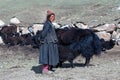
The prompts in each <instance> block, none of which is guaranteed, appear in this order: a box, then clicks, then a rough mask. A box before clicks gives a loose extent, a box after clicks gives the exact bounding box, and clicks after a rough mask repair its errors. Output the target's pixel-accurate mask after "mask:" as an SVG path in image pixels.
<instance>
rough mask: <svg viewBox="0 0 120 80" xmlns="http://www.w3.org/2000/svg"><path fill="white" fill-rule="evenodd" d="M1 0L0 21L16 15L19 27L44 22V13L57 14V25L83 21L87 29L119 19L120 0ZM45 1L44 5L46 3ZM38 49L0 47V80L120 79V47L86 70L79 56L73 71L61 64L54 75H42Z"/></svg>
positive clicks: (7, 20)
mask: <svg viewBox="0 0 120 80" xmlns="http://www.w3.org/2000/svg"><path fill="white" fill-rule="evenodd" d="M41 1H42V0H29V1H26V0H14V1H12V0H4V1H0V9H1V10H0V19H1V20H3V21H4V22H5V23H6V24H9V19H10V18H11V17H12V16H16V17H17V18H18V19H20V20H21V22H22V23H21V24H20V25H24V26H25V27H28V26H29V25H30V24H32V23H38V22H44V20H45V18H46V11H47V10H48V9H51V10H52V11H54V12H55V13H56V22H59V23H61V24H71V23H73V22H74V21H76V20H77V21H83V22H85V23H86V24H88V25H89V26H93V25H97V24H100V23H116V22H115V21H114V19H116V18H120V10H119V6H120V1H119V0H101V1H99V0H92V1H89V0H76V1H73V0H69V2H68V1H65V0H59V1H58V0H51V1H50V0H45V2H44V1H42V2H41ZM46 2H47V3H46ZM38 56H39V50H38V49H33V48H31V46H13V47H9V48H8V47H7V46H5V45H0V80H120V47H119V46H115V47H114V48H113V49H111V50H109V51H107V53H104V54H101V56H99V57H97V56H94V57H93V58H92V59H91V62H90V65H91V66H89V67H82V64H83V63H84V58H82V57H81V56H79V57H78V58H77V59H76V60H75V61H74V63H75V68H70V67H69V63H68V62H65V63H64V68H54V69H55V72H54V73H53V74H47V75H44V74H41V65H39V64H38Z"/></svg>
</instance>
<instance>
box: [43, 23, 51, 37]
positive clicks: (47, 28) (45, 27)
mask: <svg viewBox="0 0 120 80" xmlns="http://www.w3.org/2000/svg"><path fill="white" fill-rule="evenodd" d="M49 29H50V24H49V23H45V24H44V27H43V31H42V33H41V38H42V39H44V38H45V37H46V36H47V33H48V32H49Z"/></svg>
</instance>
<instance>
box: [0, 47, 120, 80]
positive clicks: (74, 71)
mask: <svg viewBox="0 0 120 80" xmlns="http://www.w3.org/2000/svg"><path fill="white" fill-rule="evenodd" d="M38 55H39V50H38V49H33V48H31V46H24V47H20V46H13V47H9V48H7V47H6V46H3V45H2V46H0V80H120V47H118V46H115V47H114V48H113V49H111V50H109V51H107V53H102V54H101V56H99V57H97V56H94V57H93V58H92V59H91V62H90V66H89V67H83V66H82V65H83V63H84V58H82V57H81V56H79V57H77V59H75V60H74V64H75V68H70V67H69V63H68V62H65V63H64V65H63V66H64V67H63V68H54V70H55V72H54V73H52V74H41V65H39V64H38Z"/></svg>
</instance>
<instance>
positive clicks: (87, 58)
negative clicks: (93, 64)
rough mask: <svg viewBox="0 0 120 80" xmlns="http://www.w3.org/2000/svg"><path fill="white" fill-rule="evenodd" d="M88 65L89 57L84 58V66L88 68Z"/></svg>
mask: <svg viewBox="0 0 120 80" xmlns="http://www.w3.org/2000/svg"><path fill="white" fill-rule="evenodd" d="M89 63H90V57H86V61H85V64H84V66H89Z"/></svg>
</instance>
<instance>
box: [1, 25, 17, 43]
mask: <svg viewBox="0 0 120 80" xmlns="http://www.w3.org/2000/svg"><path fill="white" fill-rule="evenodd" d="M16 33H17V26H16V25H15V24H10V25H5V26H3V27H2V29H1V30H0V36H1V37H2V39H3V42H4V43H5V44H8V42H9V41H7V38H8V34H16Z"/></svg>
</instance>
